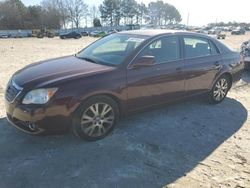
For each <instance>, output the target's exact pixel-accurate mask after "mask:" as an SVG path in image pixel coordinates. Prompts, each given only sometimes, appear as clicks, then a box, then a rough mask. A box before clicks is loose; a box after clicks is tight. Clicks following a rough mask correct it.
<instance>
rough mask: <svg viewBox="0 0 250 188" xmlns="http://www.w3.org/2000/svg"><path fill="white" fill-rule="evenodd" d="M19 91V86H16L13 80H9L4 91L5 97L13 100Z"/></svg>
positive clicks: (20, 89) (10, 100)
mask: <svg viewBox="0 0 250 188" xmlns="http://www.w3.org/2000/svg"><path fill="white" fill-rule="evenodd" d="M21 91H22V88H21V87H19V86H17V85H16V84H15V82H14V81H10V82H9V84H8V86H7V89H6V92H5V99H6V100H7V101H9V102H13V101H14V100H15V98H16V97H17V95H18V94H19V93H20V92H21Z"/></svg>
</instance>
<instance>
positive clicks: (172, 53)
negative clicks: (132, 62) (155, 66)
mask: <svg viewBox="0 0 250 188" xmlns="http://www.w3.org/2000/svg"><path fill="white" fill-rule="evenodd" d="M146 55H149V56H154V57H155V60H156V63H165V62H169V61H175V60H178V59H180V48H179V38H178V37H177V36H170V37H161V38H160V39H158V40H156V41H154V42H152V43H151V44H149V45H148V46H147V47H146V48H145V49H144V50H143V51H142V53H141V54H140V56H146Z"/></svg>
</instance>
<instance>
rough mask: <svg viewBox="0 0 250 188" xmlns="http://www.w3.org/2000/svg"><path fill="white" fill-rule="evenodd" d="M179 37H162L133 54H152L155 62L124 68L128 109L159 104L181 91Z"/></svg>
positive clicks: (176, 96) (140, 55)
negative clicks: (125, 71) (153, 63)
mask: <svg viewBox="0 0 250 188" xmlns="http://www.w3.org/2000/svg"><path fill="white" fill-rule="evenodd" d="M179 44H180V43H179V37H177V36H168V37H167V36H165V37H161V38H159V39H157V40H155V41H153V42H152V43H150V44H149V45H148V46H147V47H145V48H144V50H142V52H141V53H140V54H139V55H138V56H137V57H136V59H137V58H140V57H142V56H154V57H155V61H156V64H155V65H152V66H148V67H147V66H145V67H137V68H133V66H132V65H133V63H134V62H136V59H135V60H134V62H132V63H131V65H130V66H129V67H128V70H127V91H128V110H129V111H134V110H137V109H140V108H143V107H147V106H151V105H155V104H162V103H165V102H168V101H171V100H175V99H177V98H180V97H183V95H184V82H185V75H184V73H183V67H184V61H183V60H181V58H180V57H181V55H180V45H179Z"/></svg>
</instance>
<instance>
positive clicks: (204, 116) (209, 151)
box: [0, 33, 250, 188]
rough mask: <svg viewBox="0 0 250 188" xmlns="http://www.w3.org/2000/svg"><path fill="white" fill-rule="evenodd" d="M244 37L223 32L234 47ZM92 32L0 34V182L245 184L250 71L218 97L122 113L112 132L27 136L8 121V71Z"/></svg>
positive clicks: (249, 176)
mask: <svg viewBox="0 0 250 188" xmlns="http://www.w3.org/2000/svg"><path fill="white" fill-rule="evenodd" d="M248 39H250V33H248V34H247V35H244V36H228V38H227V39H226V40H225V41H224V42H225V43H226V44H228V45H229V46H230V47H232V48H234V49H239V47H240V44H241V43H242V42H243V41H245V40H248ZM94 40H95V39H93V38H89V37H86V38H82V39H80V40H60V39H58V38H54V39H3V40H0V54H1V58H0V130H1V131H0V187H1V188H15V187H18V188H19V187H20V188H21V187H22V188H23V187H25V188H26V187H30V188H33V187H38V188H39V187H41V188H44V187H48V188H50V187H53V188H55V187H88V188H92V187H119V188H120V187H136V188H138V187H143V188H145V187H149V188H154V187H156V188H157V187H163V186H164V185H166V187H185V188H189V187H190V188H195V187H215V188H217V187H222V188H224V187H232V188H242V187H245V188H249V187H250V128H249V123H250V118H249V116H248V112H249V111H250V97H249V93H250V85H249V83H250V72H245V73H244V75H243V79H242V80H241V81H240V82H239V83H238V84H237V85H236V86H234V88H233V89H232V90H231V91H230V93H229V95H228V98H227V99H226V100H225V101H224V102H223V103H221V104H219V105H216V106H212V105H208V104H207V103H206V102H204V100H203V99H198V100H197V99H196V100H194V99H191V100H189V101H185V102H182V103H178V104H174V105H168V106H165V107H161V108H158V109H155V110H152V111H148V112H143V113H139V114H136V115H134V116H130V117H127V118H125V119H123V120H122V121H121V122H120V123H119V124H118V125H117V128H116V129H115V131H114V132H113V133H112V135H110V136H108V137H107V138H105V139H103V140H100V141H97V142H91V143H89V142H84V141H82V140H80V139H77V138H75V137H74V136H72V135H71V134H65V135H52V136H30V135H27V134H24V133H22V132H20V131H18V130H16V129H15V128H13V127H12V126H10V125H9V123H7V121H6V118H5V109H4V97H3V92H4V88H5V85H6V83H7V81H8V79H9V78H10V76H11V75H12V74H13V73H14V72H15V71H16V70H18V69H20V68H22V67H23V66H25V65H27V64H30V63H32V62H35V61H39V60H44V59H48V58H53V57H58V56H63V55H70V54H73V53H75V52H77V51H79V50H80V49H82V48H83V47H84V46H86V45H88V44H89V43H91V42H93V41H94Z"/></svg>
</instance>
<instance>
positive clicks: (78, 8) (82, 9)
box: [65, 0, 88, 28]
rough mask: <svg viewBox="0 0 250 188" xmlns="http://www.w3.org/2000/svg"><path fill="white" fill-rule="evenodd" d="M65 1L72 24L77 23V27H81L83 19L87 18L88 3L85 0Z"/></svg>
mask: <svg viewBox="0 0 250 188" xmlns="http://www.w3.org/2000/svg"><path fill="white" fill-rule="evenodd" d="M65 2H66V7H67V10H68V12H69V20H70V21H71V22H72V26H73V25H75V27H76V28H79V26H80V22H81V20H82V19H83V18H85V19H87V16H88V5H87V4H85V3H84V1H83V0H65Z"/></svg>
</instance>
